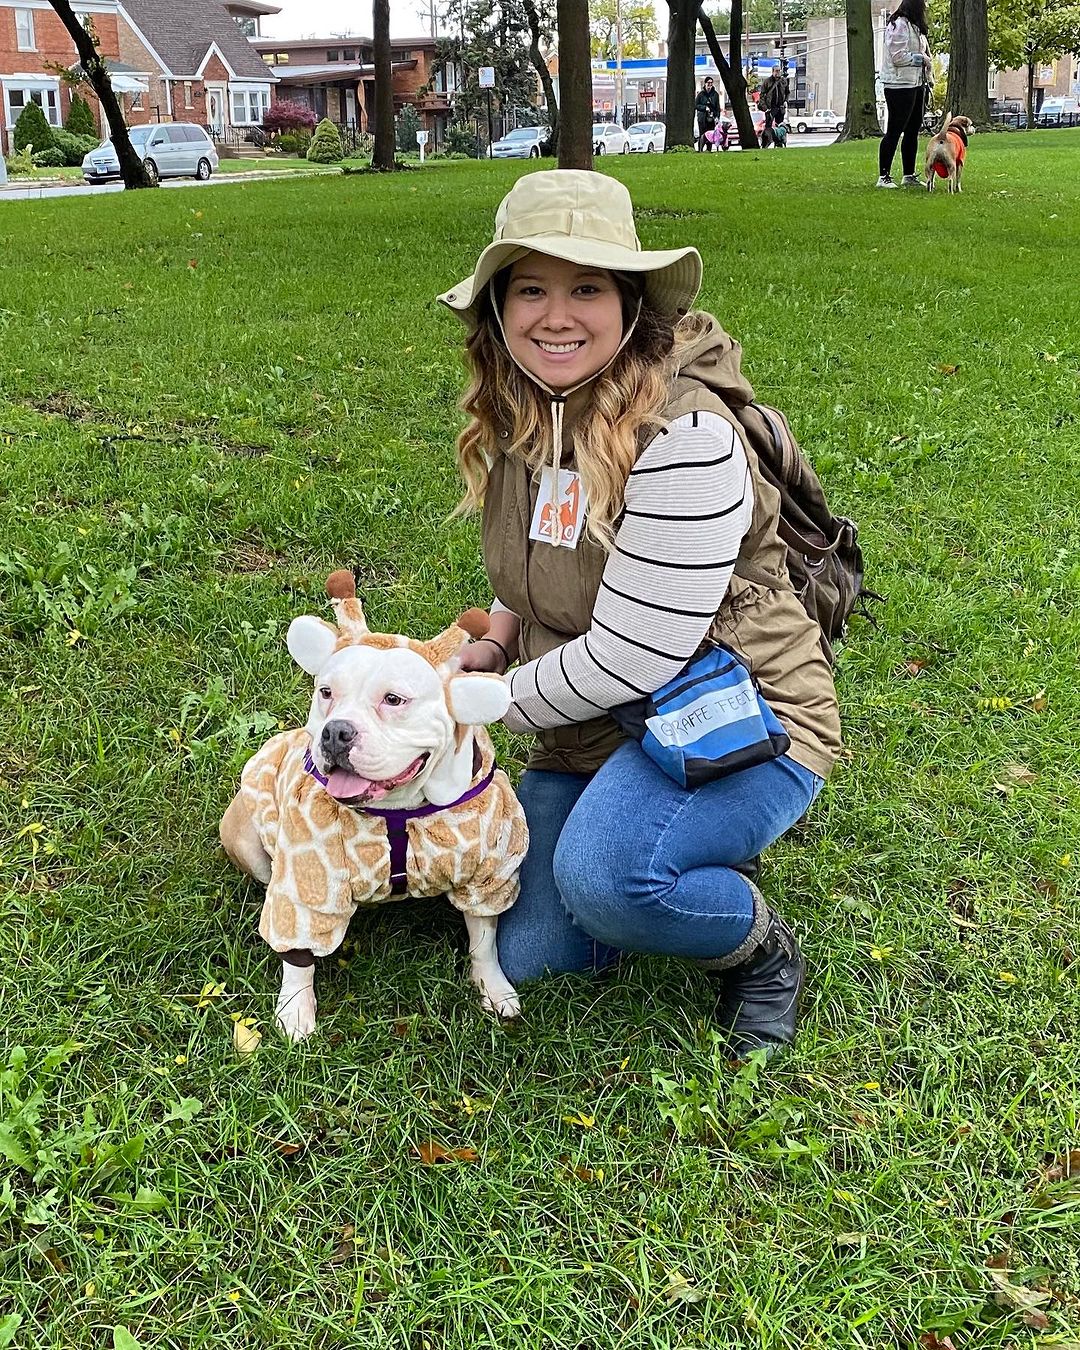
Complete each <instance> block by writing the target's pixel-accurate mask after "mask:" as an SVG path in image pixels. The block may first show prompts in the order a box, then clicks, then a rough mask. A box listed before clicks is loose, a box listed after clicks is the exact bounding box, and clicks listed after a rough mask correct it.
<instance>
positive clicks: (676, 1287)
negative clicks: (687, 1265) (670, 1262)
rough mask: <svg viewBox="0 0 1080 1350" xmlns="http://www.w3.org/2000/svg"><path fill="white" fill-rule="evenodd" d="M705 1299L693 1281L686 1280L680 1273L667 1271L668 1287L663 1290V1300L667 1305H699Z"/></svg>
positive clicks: (704, 1295)
mask: <svg viewBox="0 0 1080 1350" xmlns="http://www.w3.org/2000/svg"><path fill="white" fill-rule="evenodd" d="M706 1297H707V1295H706V1294H704V1293H703V1292H702V1291H701V1290H700V1289H699V1288H698V1287H697V1285H695V1283H694V1281H693V1280H688V1279H687V1278H686V1276H685V1275H683V1274H682V1272H681V1271H678V1270H669V1271H668V1286H667V1288H666V1289H665V1290H664V1298H665V1299H666V1300H667V1302H668V1303H700V1302H701V1301H702V1300H703V1299H704V1298H706Z"/></svg>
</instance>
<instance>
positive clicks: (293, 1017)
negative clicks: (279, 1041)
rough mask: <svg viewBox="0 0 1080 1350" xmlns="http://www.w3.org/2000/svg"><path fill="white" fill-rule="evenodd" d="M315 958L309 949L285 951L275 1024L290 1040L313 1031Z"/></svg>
mask: <svg viewBox="0 0 1080 1350" xmlns="http://www.w3.org/2000/svg"><path fill="white" fill-rule="evenodd" d="M315 1007H316V1004H315V958H314V956H312V954H311V953H310V952H309V951H294V952H284V953H283V954H282V958H281V993H280V994H278V1001H277V1023H278V1026H279V1027H280V1028H281V1029H282V1031H283V1032H284V1033H285V1035H286V1036H288V1038H289V1040H290V1041H302V1040H304V1039H305V1037H307V1036H310V1035H311V1033H312V1032H313V1031H314V1030H315Z"/></svg>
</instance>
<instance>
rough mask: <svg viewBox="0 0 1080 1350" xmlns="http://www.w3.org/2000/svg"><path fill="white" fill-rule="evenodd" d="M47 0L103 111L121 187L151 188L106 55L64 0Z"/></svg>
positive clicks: (151, 185)
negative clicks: (112, 78)
mask: <svg viewBox="0 0 1080 1350" xmlns="http://www.w3.org/2000/svg"><path fill="white" fill-rule="evenodd" d="M49 3H50V5H52V7H53V10H54V11H55V13H56V17H57V18H58V19H59V20H60V22H61V23H62V24H63V25H64V27H65V28H66V29H67V31H68V35H69V36H70V38H71V40H72V42H74V44H75V50H76V51H77V52H78V53H79V60H80V62H81V63H82V68H83V70H84V71H85V73H86V78H87V80H88V81H89V84H90V87H91V89H93V91H94V93H95V94H96V95H97V97H98V102H99V103H100V104H101V107H102V110H103V111H104V113H105V120H106V121H107V122H108V124H109V138H110V140H111V141H112V143H113V148H114V149H115V151H116V158H117V159H118V160H119V161H120V177H121V178H122V179H123V180H124V187H126V188H130V189H132V190H134V189H135V188H149V187H153V186H154V184H153V183H152V182H151V181H150V175H149V174H148V173H147V172H146V165H145V164H144V163H143V162H142V160H141V159H140V158H139V156H138V155H137V154H136V153H135V149H134V147H133V146H132V144H131V138H130V136H128V133H127V127H126V126H125V124H124V114H123V112H122V110H121V108H120V103H119V101H118V100H117V97H116V94H115V93H114V91H113V87H112V80H110V79H109V71H108V68H107V67H106V65H105V58H104V57H103V56H101V55H100V54H99V52H98V49H97V46H96V45H95V43H94V39H93V38H92V37H91V36H90V34H89V33H88V32H87V31H86V29H85V28H84V27H83V26H82V23H81V22H80V21H79V20H78V19H77V18H76V16H75V13H74V11H73V10H72V8H71V6H70V4H68V3H67V0H49Z"/></svg>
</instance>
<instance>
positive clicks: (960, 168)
mask: <svg viewBox="0 0 1080 1350" xmlns="http://www.w3.org/2000/svg"><path fill="white" fill-rule="evenodd" d="M963 176H964V166H963V164H962V163H961V161H959V160H957V163H956V190H957V192H960V191H961V187H960V180H961V178H963Z"/></svg>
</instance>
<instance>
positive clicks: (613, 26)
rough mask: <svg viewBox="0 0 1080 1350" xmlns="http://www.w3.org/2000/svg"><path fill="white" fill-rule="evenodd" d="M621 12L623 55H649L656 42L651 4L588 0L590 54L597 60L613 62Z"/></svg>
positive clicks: (658, 36) (658, 34) (630, 58)
mask: <svg viewBox="0 0 1080 1350" xmlns="http://www.w3.org/2000/svg"><path fill="white" fill-rule="evenodd" d="M620 14H621V20H622V23H621V26H622V50H623V57H624V58H625V59H626V60H628V61H633V60H638V59H641V58H644V57H647V56H649V55H650V54H651V50H652V48H653V46H654V45H655V44H656V43H657V42H659V41H660V29H659V28H658V27H657V23H656V13H655V11H654V10H653V7H652V5H651V4H645V5H642V4H637V5H631V4H627V5H624V4H622V0H589V31H590V33H591V35H592V54H593V56H594V57H596V58H597V59H598V60H602V61H614V60H615V56H616V49H617V45H618V29H619V26H620V25H619V18H620Z"/></svg>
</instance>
